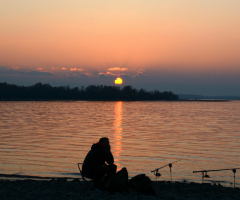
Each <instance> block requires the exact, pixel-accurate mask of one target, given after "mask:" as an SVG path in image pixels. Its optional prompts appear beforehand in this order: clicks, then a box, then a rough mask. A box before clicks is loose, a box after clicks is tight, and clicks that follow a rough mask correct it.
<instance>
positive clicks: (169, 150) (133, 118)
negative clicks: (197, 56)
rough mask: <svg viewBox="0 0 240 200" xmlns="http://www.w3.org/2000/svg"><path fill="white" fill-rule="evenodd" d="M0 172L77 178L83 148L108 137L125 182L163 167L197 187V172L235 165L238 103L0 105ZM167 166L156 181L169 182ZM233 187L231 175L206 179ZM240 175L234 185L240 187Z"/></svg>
mask: <svg viewBox="0 0 240 200" xmlns="http://www.w3.org/2000/svg"><path fill="white" fill-rule="evenodd" d="M0 108H1V110H0V173H6V174H15V173H17V174H22V175H38V176H55V177H56V176H59V177H63V176H64V177H66V176H70V177H79V175H78V168H77V165H76V164H77V163H78V162H82V161H83V159H84V157H85V155H86V153H87V152H88V151H89V149H90V146H91V145H92V144H93V143H95V142H97V141H98V139H99V138H100V137H103V136H106V137H109V139H110V142H111V146H112V152H113V155H114V157H115V162H116V164H117V165H118V169H120V168H122V167H126V168H127V169H128V172H129V176H130V177H132V176H134V175H136V174H139V173H145V174H147V175H148V176H150V177H151V178H152V179H153V180H155V177H154V175H153V173H151V170H154V169H156V168H159V167H161V166H164V165H166V164H168V163H170V162H173V161H176V160H179V159H182V160H181V161H179V162H177V163H174V164H173V167H172V178H173V180H174V181H175V180H180V181H182V180H187V181H195V182H201V174H200V173H193V171H196V170H206V169H224V168H237V167H238V168H239V167H240V125H239V124H240V115H239V113H240V101H229V102H87V101H86V102H81V101H79V102H78V101H73V102H72V101H69V102H0ZM169 169H170V168H169V167H168V166H167V167H165V168H163V169H161V170H160V171H159V172H160V173H161V174H162V176H161V177H160V178H158V180H170V174H169ZM209 175H210V176H211V178H210V179H209V180H212V181H224V183H223V184H225V185H228V186H229V185H230V183H232V182H233V172H232V171H224V172H212V173H209ZM239 177H240V170H237V173H236V184H237V185H236V186H238V187H239V185H240V178H239Z"/></svg>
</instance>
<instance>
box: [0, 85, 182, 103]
mask: <svg viewBox="0 0 240 200" xmlns="http://www.w3.org/2000/svg"><path fill="white" fill-rule="evenodd" d="M0 100H16V101H17V100H101V101H116V100H121V101H144V100H150V101H155V100H178V96H177V95H175V94H173V93H172V92H166V91H165V92H159V91H158V90H156V91H151V92H148V91H146V90H144V89H140V90H137V89H135V88H133V87H132V86H125V87H123V88H121V87H117V86H103V85H100V86H99V85H90V86H88V87H86V88H84V87H81V89H79V88H78V87H74V88H70V87H69V86H58V87H53V86H51V85H49V84H42V83H36V84H35V85H33V86H17V85H13V84H8V83H0Z"/></svg>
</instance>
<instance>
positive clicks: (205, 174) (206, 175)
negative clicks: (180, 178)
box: [193, 168, 240, 188]
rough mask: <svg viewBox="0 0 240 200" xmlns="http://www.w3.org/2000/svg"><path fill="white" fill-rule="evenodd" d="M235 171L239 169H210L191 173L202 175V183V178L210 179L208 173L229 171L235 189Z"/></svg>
mask: <svg viewBox="0 0 240 200" xmlns="http://www.w3.org/2000/svg"><path fill="white" fill-rule="evenodd" d="M237 169H240V168H229V169H211V170H201V171H193V173H202V182H203V179H204V178H210V176H209V175H208V174H207V173H208V172H217V171H227V170H231V171H232V172H233V182H234V184H233V187H234V188H235V178H236V176H235V174H236V172H237Z"/></svg>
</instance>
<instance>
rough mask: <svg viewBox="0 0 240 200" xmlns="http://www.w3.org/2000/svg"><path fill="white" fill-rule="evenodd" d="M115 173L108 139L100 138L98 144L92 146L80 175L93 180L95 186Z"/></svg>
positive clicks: (115, 169) (115, 168)
mask: <svg viewBox="0 0 240 200" xmlns="http://www.w3.org/2000/svg"><path fill="white" fill-rule="evenodd" d="M116 171H117V166H116V165H115V164H114V158H113V155H112V152H111V146H110V143H109V139H108V138H106V137H103V138H100V140H99V142H98V143H96V144H93V145H92V147H91V150H90V151H89V152H88V154H87V155H86V157H85V159H84V162H83V165H82V175H83V176H84V177H87V178H91V179H93V180H94V183H95V184H96V183H97V182H98V181H99V180H100V179H102V178H104V179H105V181H106V180H107V179H108V178H109V177H110V176H112V175H113V174H115V173H116Z"/></svg>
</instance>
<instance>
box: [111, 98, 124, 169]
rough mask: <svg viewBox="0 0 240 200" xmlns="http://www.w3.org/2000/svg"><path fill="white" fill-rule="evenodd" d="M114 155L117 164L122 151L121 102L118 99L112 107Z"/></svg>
mask: <svg viewBox="0 0 240 200" xmlns="http://www.w3.org/2000/svg"><path fill="white" fill-rule="evenodd" d="M113 127H114V157H115V161H116V164H117V165H118V166H119V161H120V159H119V157H120V154H121V152H122V137H123V136H122V102H121V101H118V102H116V104H115V108H114V122H113Z"/></svg>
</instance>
